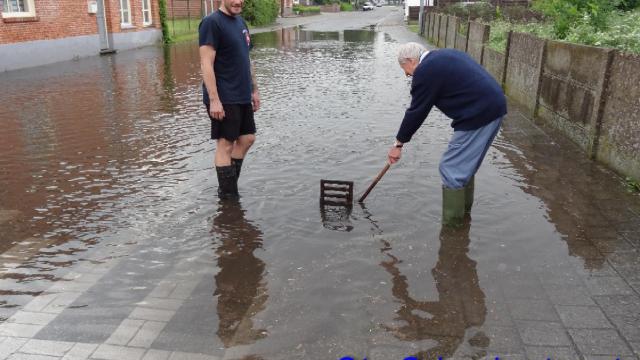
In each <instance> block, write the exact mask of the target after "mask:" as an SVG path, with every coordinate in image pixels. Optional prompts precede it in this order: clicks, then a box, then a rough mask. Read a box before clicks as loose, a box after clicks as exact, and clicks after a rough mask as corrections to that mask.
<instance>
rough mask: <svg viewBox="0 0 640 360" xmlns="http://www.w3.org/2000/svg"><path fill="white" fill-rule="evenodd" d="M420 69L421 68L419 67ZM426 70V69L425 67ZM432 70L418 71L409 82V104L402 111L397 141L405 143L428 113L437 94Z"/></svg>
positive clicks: (435, 79)
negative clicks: (402, 115) (403, 111)
mask: <svg viewBox="0 0 640 360" xmlns="http://www.w3.org/2000/svg"><path fill="white" fill-rule="evenodd" d="M421 70H422V69H421ZM425 70H427V69H425ZM434 75H436V74H433V72H432V71H428V70H427V71H424V72H423V71H419V72H417V73H416V74H414V78H413V82H412V83H411V105H410V106H409V108H408V109H407V110H406V111H405V113H404V119H402V123H401V124H400V129H399V130H398V134H397V135H396V139H398V141H400V142H403V143H406V142H409V141H410V140H411V137H412V136H413V134H415V133H416V131H418V129H419V128H420V126H421V125H422V123H423V122H424V120H425V119H426V118H427V115H429V112H430V111H431V108H432V107H433V105H434V104H435V102H436V100H437V95H438V88H439V87H440V85H439V82H438V76H434Z"/></svg>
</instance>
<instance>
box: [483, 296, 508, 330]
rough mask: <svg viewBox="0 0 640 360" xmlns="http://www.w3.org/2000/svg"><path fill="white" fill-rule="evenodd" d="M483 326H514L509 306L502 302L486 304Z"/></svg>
mask: <svg viewBox="0 0 640 360" xmlns="http://www.w3.org/2000/svg"><path fill="white" fill-rule="evenodd" d="M486 306H487V314H486V316H485V320H484V324H485V325H487V326H503V327H504V326H514V325H515V324H514V323H513V319H512V318H511V315H510V313H509V306H508V305H507V304H506V303H502V302H493V303H488V304H487V305H486Z"/></svg>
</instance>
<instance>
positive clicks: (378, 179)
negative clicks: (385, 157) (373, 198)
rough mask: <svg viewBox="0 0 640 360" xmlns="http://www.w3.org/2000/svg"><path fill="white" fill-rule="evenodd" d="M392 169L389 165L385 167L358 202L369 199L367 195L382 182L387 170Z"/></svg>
mask: <svg viewBox="0 0 640 360" xmlns="http://www.w3.org/2000/svg"><path fill="white" fill-rule="evenodd" d="M390 167H391V164H389V163H387V164H386V165H385V166H384V168H382V170H380V172H379V173H378V176H376V178H375V179H374V180H373V182H372V183H371V185H369V188H368V189H367V191H365V192H364V194H362V196H360V199H358V202H364V199H365V198H366V197H367V195H369V193H370V192H371V190H373V188H374V186H376V184H377V183H378V181H380V179H382V177H383V176H384V174H385V173H386V172H387V170H389V168H390Z"/></svg>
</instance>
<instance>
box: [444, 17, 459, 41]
mask: <svg viewBox="0 0 640 360" xmlns="http://www.w3.org/2000/svg"><path fill="white" fill-rule="evenodd" d="M457 27H458V18H457V17H455V16H449V22H448V23H447V43H446V47H448V48H455V47H456V29H457Z"/></svg>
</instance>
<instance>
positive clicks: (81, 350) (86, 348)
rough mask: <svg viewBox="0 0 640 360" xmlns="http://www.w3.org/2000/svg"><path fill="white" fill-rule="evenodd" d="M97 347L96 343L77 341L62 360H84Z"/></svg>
mask: <svg viewBox="0 0 640 360" xmlns="http://www.w3.org/2000/svg"><path fill="white" fill-rule="evenodd" d="M97 348H98V344H87V343H77V344H75V345H74V346H73V347H72V348H71V350H69V352H68V353H67V354H66V355H65V356H64V357H63V358H62V360H86V359H89V357H90V356H91V354H93V352H94V351H96V349H97Z"/></svg>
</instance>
